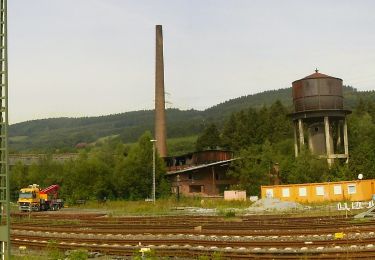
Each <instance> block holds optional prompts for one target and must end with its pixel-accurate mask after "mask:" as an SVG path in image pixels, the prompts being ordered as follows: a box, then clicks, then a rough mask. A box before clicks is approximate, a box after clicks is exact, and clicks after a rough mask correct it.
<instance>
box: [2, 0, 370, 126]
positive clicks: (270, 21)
mask: <svg viewBox="0 0 375 260" xmlns="http://www.w3.org/2000/svg"><path fill="white" fill-rule="evenodd" d="M374 10H375V1H371V0H368V1H364V0H358V1H346V0H340V1H339V0H336V1H334V0H331V1H326V0H324V1H323V0H315V1H307V0H306V1H305V0H295V1H291V0H285V1H279V0H273V1H271V0H259V1H256V0H178V1H176V0H64V1H51V0H33V1H30V0H16V1H8V52H9V120H10V124H14V123H18V122H22V121H27V120H34V119H43V118H51V117H82V116H100V115H108V114H115V113H122V112H127V111H134V110H143V109H153V106H154V74H155V71H154V70H155V58H154V56H155V25H156V24H161V25H163V36H164V64H165V91H166V100H167V102H168V103H167V105H166V106H167V107H168V108H169V107H174V108H179V109H182V110H186V109H192V108H193V109H199V110H204V109H206V108H208V107H211V106H213V105H216V104H218V103H221V102H224V101H226V100H229V99H232V98H237V97H240V96H244V95H249V94H254V93H259V92H263V91H266V90H272V89H279V88H286V87H290V86H291V82H293V81H294V80H297V79H300V78H302V77H305V76H307V75H310V74H312V73H313V72H314V70H315V68H318V69H319V71H320V72H321V73H324V74H328V75H331V76H334V77H339V78H342V79H343V81H344V84H345V85H351V86H353V87H355V88H357V89H358V90H361V91H363V90H375V15H373V11H374Z"/></svg>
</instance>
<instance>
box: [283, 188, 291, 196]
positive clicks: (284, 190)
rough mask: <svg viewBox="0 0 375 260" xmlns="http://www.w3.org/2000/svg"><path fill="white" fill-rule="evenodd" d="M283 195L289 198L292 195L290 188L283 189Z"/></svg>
mask: <svg viewBox="0 0 375 260" xmlns="http://www.w3.org/2000/svg"><path fill="white" fill-rule="evenodd" d="M282 193H283V197H284V198H288V197H289V196H290V194H289V188H283V189H282Z"/></svg>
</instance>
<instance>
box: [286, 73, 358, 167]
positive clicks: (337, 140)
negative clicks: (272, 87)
mask: <svg viewBox="0 0 375 260" xmlns="http://www.w3.org/2000/svg"><path fill="white" fill-rule="evenodd" d="M292 89H293V105H294V113H293V114H291V117H292V120H293V123H294V148H295V156H296V157H297V156H298V154H299V153H300V152H301V151H302V150H303V149H304V147H305V146H306V144H305V140H306V137H307V144H308V149H309V150H310V151H311V153H312V154H315V155H318V156H319V157H320V158H326V159H327V162H328V164H329V165H332V163H333V162H334V160H335V159H345V161H346V163H347V162H348V160H349V150H348V127H347V122H346V115H347V114H349V113H351V111H349V110H346V109H344V97H343V90H342V79H340V78H335V77H331V76H328V75H324V74H322V73H319V71H318V70H315V73H314V74H311V75H309V76H307V77H305V78H302V79H299V80H296V81H294V82H293V83H292Z"/></svg>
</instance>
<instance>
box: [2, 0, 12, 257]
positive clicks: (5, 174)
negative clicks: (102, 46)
mask: <svg viewBox="0 0 375 260" xmlns="http://www.w3.org/2000/svg"><path fill="white" fill-rule="evenodd" d="M7 15H8V13H7V0H0V243H1V245H0V258H1V260H10V248H11V247H10V201H9V200H10V191H9V164H8V46H7V45H8V39H7V33H8V28H7Z"/></svg>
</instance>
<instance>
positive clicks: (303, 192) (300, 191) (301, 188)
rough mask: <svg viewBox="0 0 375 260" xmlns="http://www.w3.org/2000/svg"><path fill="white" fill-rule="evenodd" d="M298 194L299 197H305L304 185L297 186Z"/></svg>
mask: <svg viewBox="0 0 375 260" xmlns="http://www.w3.org/2000/svg"><path fill="white" fill-rule="evenodd" d="M298 194H299V196H300V197H306V196H307V190H306V187H300V188H298Z"/></svg>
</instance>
